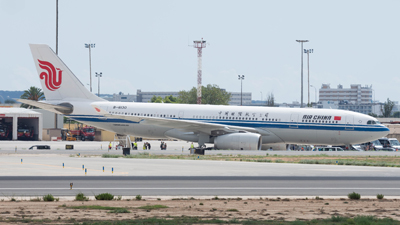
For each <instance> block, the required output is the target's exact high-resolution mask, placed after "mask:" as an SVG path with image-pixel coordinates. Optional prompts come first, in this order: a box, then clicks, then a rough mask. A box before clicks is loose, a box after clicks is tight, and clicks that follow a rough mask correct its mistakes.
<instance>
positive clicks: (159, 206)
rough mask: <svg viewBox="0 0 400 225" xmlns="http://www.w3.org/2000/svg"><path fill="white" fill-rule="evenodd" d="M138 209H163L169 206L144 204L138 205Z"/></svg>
mask: <svg viewBox="0 0 400 225" xmlns="http://www.w3.org/2000/svg"><path fill="white" fill-rule="evenodd" d="M137 208H138V209H147V210H152V209H165V208H169V207H168V206H166V205H145V206H140V207H137Z"/></svg>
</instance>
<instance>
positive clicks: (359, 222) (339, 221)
mask: <svg viewBox="0 0 400 225" xmlns="http://www.w3.org/2000/svg"><path fill="white" fill-rule="evenodd" d="M77 221H78V220H71V221H70V222H74V223H75V224H82V225H139V224H146V225H152V224H157V225H175V224H244V225H255V224H271V225H278V224H279V225H308V224H323V225H345V224H346V225H347V224H354V225H364V224H368V225H400V221H397V220H393V219H390V218H383V219H379V218H376V217H374V216H356V217H354V218H350V217H342V216H332V217H331V218H328V219H314V220H309V221H303V220H295V221H283V220H238V219H231V220H220V219H202V218H198V217H169V218H167V219H160V218H147V219H135V220H116V221H87V220H85V221H83V222H82V223H76V222H77ZM0 222H24V223H31V222H39V221H34V220H30V219H20V220H19V219H13V220H1V219H0ZM43 222H44V221H43ZM46 222H50V221H48V220H47V221H46Z"/></svg>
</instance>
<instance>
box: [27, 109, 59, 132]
mask: <svg viewBox="0 0 400 225" xmlns="http://www.w3.org/2000/svg"><path fill="white" fill-rule="evenodd" d="M32 111H35V112H40V113H42V115H43V117H42V118H43V119H42V121H43V129H49V128H54V115H55V113H53V112H49V111H47V110H44V109H32ZM63 124H64V115H60V114H57V128H58V129H61V128H62V127H63Z"/></svg>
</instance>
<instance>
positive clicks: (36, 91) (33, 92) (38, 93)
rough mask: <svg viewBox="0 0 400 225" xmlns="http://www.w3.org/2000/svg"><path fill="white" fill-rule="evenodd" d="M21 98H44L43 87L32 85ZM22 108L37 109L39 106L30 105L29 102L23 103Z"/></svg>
mask: <svg viewBox="0 0 400 225" xmlns="http://www.w3.org/2000/svg"><path fill="white" fill-rule="evenodd" d="M21 99H28V100H33V101H41V100H44V93H43V91H42V89H40V88H37V87H34V86H32V87H30V88H29V89H28V90H25V91H24V93H23V94H22V95H21ZM21 107H22V108H28V107H29V108H32V109H37V107H34V106H30V105H27V104H22V105H21Z"/></svg>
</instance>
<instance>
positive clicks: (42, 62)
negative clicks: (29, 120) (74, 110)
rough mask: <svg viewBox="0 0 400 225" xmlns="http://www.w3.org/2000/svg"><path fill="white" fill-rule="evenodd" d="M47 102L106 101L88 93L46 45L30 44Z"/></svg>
mask: <svg viewBox="0 0 400 225" xmlns="http://www.w3.org/2000/svg"><path fill="white" fill-rule="evenodd" d="M29 46H30V48H31V52H32V57H33V61H34V63H35V66H36V69H37V71H38V75H39V78H40V83H41V85H42V89H43V92H44V95H45V97H46V100H47V101H50V100H66V99H75V100H79V99H81V100H91V101H105V100H104V99H102V98H99V97H97V96H96V95H94V94H92V93H91V92H90V91H88V90H87V89H86V88H85V86H84V85H83V84H82V83H81V82H80V81H79V79H78V78H77V77H76V76H75V75H74V74H73V73H72V72H71V70H70V69H69V68H68V67H67V66H66V65H65V64H64V62H63V61H62V60H61V59H60V58H59V57H58V56H57V55H56V54H55V52H54V51H53V50H52V49H51V48H50V47H49V46H48V45H45V44H29Z"/></svg>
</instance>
